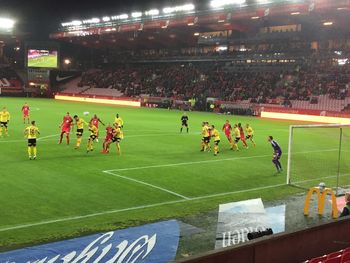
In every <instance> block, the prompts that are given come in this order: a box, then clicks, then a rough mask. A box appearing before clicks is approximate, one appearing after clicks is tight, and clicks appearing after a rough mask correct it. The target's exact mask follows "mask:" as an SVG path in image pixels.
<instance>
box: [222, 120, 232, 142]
mask: <svg viewBox="0 0 350 263" xmlns="http://www.w3.org/2000/svg"><path fill="white" fill-rule="evenodd" d="M222 130H223V131H224V133H225V136H226V138H227V140H228V142H229V143H230V145H231V147H232V148H233V141H232V135H231V131H232V126H231V124H230V121H229V120H226V122H225V124H224V126H223V127H222Z"/></svg>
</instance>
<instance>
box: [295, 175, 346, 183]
mask: <svg viewBox="0 0 350 263" xmlns="http://www.w3.org/2000/svg"><path fill="white" fill-rule="evenodd" d="M349 175H350V173H346V174H340V175H339V177H346V176H349ZM337 176H338V175H330V176H325V177H322V176H321V177H318V178H314V179H308V180H302V181H296V182H292V183H293V184H303V183H308V182H313V181H316V180H320V179H331V178H337Z"/></svg>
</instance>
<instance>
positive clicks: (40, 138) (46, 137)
mask: <svg viewBox="0 0 350 263" xmlns="http://www.w3.org/2000/svg"><path fill="white" fill-rule="evenodd" d="M59 135H60V134H53V135H48V136H44V137H39V138H38V141H42V140H45V139H48V138H52V137H56V136H59Z"/></svg>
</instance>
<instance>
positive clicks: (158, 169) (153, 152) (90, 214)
mask: <svg viewBox="0 0 350 263" xmlns="http://www.w3.org/2000/svg"><path fill="white" fill-rule="evenodd" d="M0 102H1V103H0V106H1V108H2V107H3V106H6V107H7V108H8V110H9V112H10V113H11V122H10V124H9V134H10V136H9V137H4V138H0V160H1V172H0V184H1V191H0V200H1V206H0V214H1V217H0V248H1V250H7V249H10V248H15V247H19V246H24V245H28V244H37V243H41V242H48V241H53V240H58V239H63V238H68V237H73V236H79V235H84V234H87V233H92V232H97V231H106V230H110V229H113V230H114V229H117V228H124V227H128V226H133V225H138V224H143V223H147V222H152V221H157V220H161V219H167V218H179V217H181V216H185V215H190V214H195V213H198V212H203V211H207V210H210V209H214V208H215V207H217V206H218V205H219V204H221V203H227V202H232V201H237V200H244V199H248V198H256V197H262V198H263V199H264V200H276V199H279V198H283V197H285V196H286V195H292V194H295V193H298V192H303V191H304V190H303V189H301V188H296V187H291V186H287V185H285V183H286V173H285V172H283V173H282V174H279V175H277V176H276V175H274V173H275V169H274V167H273V165H272V162H271V158H272V148H271V145H270V144H269V143H268V142H267V136H268V135H273V136H274V137H275V139H276V140H277V141H278V142H279V143H280V145H281V147H282V149H283V151H284V154H283V157H282V164H283V165H284V168H285V169H284V170H286V159H287V144H288V127H289V125H291V124H292V123H291V122H283V121H281V122H280V121H272V120H263V119H260V118H254V117H242V116H225V115H217V114H212V113H201V112H190V113H188V115H189V124H190V133H189V134H186V133H183V134H180V133H179V129H180V118H181V115H182V112H180V111H169V110H159V109H147V108H142V109H134V108H124V107H115V106H105V105H97V104H85V103H72V102H60V101H54V100H46V99H24V98H0ZM24 102H28V104H29V105H30V107H31V119H32V120H36V122H37V126H38V127H39V129H40V132H41V135H40V139H39V140H38V159H37V160H31V161H30V160H28V156H27V146H26V139H24V137H23V130H24V128H25V126H26V125H24V124H23V123H22V113H21V107H22V105H23V104H24ZM67 111H69V112H70V113H71V115H72V116H73V115H75V114H77V115H79V116H81V117H82V118H84V119H85V120H86V121H89V120H90V118H91V116H92V114H94V113H96V114H98V116H99V117H100V118H101V120H102V121H104V122H105V123H108V122H111V123H112V122H113V121H114V116H115V114H116V113H119V114H120V116H121V117H122V118H123V120H124V136H125V138H124V140H123V141H122V144H121V146H122V155H121V156H117V154H116V149H115V146H114V145H113V146H112V148H111V153H110V154H109V155H103V154H101V153H100V150H101V147H102V142H101V141H102V138H101V139H100V142H99V143H96V144H95V151H94V152H92V153H89V154H87V153H86V150H85V147H86V143H87V137H88V132H87V130H86V129H85V134H84V139H83V143H82V147H81V149H80V150H75V149H74V146H75V133H72V134H71V145H69V146H67V145H65V144H62V145H57V141H58V136H59V133H60V129H59V124H60V123H61V121H62V117H63V115H64V114H65V113H66V112H67ZM83 112H90V115H89V116H87V117H85V116H83ZM227 118H228V119H229V120H230V122H231V123H238V122H241V123H242V124H244V125H245V124H246V123H249V124H251V126H252V127H253V128H254V130H255V140H256V143H257V147H256V148H253V147H252V146H251V145H250V147H249V149H242V147H241V151H239V152H233V151H231V150H230V149H229V144H228V143H227V141H226V138H225V137H224V135H223V134H222V133H221V144H220V148H221V151H220V154H219V155H218V156H216V157H215V156H213V154H212V153H203V152H200V151H199V150H200V141H201V136H200V131H201V122H202V121H209V122H210V123H211V124H214V125H216V126H217V127H220V128H221V127H222V125H223V123H224V122H225V120H226V119H227ZM329 132H330V131H328V130H327V131H324V132H319V131H313V132H311V131H306V132H305V134H301V135H298V136H299V137H298V138H297V139H298V142H299V141H302V142H303V143H302V144H301V143H298V144H297V146H296V147H295V152H294V156H295V157H294V159H295V160H296V162H295V165H296V163H298V166H297V167H298V169H297V168H295V171H297V172H298V175H297V180H299V182H300V184H304V186H305V187H308V186H312V185H318V183H319V182H320V180H321V179H322V180H323V181H325V182H326V183H329V184H330V183H334V180H335V178H334V175H335V173H336V172H337V171H336V167H335V166H334V165H333V164H334V162H335V161H336V156H337V144H336V142H337V138H335V137H334V138H333V135H330V134H329ZM310 133H311V134H310ZM100 134H101V137H104V135H105V132H104V129H103V126H100ZM348 134H349V133H346V135H348ZM344 138H345V139H344V145H343V146H344V147H343V148H344V149H345V150H349V149H350V148H349V147H348V146H349V145H350V143H349V137H344ZM240 146H241V145H240ZM347 156H349V155H348V154H347V155H343V158H342V166H341V167H342V168H341V173H342V174H344V177H342V181H341V184H344V185H345V184H348V183H349V181H350V180H349V178H348V177H347V176H346V174H347V173H349V163H350V162H349V161H350V157H347ZM293 171H294V170H293ZM314 171H317V173H315V172H314ZM322 177H324V178H322Z"/></svg>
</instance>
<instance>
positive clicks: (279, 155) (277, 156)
mask: <svg viewBox="0 0 350 263" xmlns="http://www.w3.org/2000/svg"><path fill="white" fill-rule="evenodd" d="M281 156H282V152H281V151H277V152H274V154H273V157H274V159H277V160H278V159H280V158H281Z"/></svg>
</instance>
